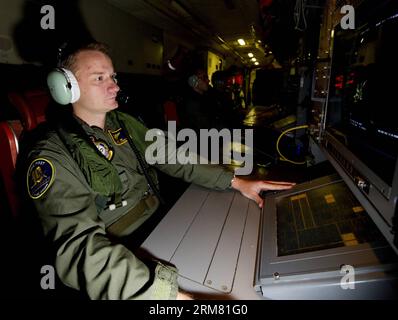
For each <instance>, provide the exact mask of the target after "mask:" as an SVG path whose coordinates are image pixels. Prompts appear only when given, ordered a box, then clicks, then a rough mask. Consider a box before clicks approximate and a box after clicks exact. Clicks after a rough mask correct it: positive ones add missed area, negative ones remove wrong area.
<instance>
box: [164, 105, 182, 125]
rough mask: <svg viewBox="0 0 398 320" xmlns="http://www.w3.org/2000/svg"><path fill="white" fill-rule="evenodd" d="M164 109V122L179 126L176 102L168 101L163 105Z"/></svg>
mask: <svg viewBox="0 0 398 320" xmlns="http://www.w3.org/2000/svg"><path fill="white" fill-rule="evenodd" d="M163 109H164V120H165V121H166V124H167V122H168V121H175V122H176V124H177V125H179V119H178V114H177V105H176V103H175V102H174V101H171V100H167V101H165V102H164V104H163Z"/></svg>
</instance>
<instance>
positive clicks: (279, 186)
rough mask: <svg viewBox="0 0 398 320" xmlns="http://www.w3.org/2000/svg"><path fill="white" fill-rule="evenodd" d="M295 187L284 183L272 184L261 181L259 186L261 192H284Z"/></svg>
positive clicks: (289, 183) (292, 184)
mask: <svg viewBox="0 0 398 320" xmlns="http://www.w3.org/2000/svg"><path fill="white" fill-rule="evenodd" d="M294 185H295V183H291V182H285V183H276V182H275V183H273V182H269V181H263V183H262V185H261V189H262V190H286V189H290V188H292V187H293V186H294Z"/></svg>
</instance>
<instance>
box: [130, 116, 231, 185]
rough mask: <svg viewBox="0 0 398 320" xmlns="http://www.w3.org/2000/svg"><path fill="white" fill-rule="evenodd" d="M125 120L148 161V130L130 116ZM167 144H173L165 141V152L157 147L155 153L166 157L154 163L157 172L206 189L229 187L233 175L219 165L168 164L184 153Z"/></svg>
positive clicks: (149, 143)
mask: <svg viewBox="0 0 398 320" xmlns="http://www.w3.org/2000/svg"><path fill="white" fill-rule="evenodd" d="M126 120H127V121H128V128H129V129H130V130H129V131H130V135H131V137H132V139H133V140H134V142H135V143H137V146H138V147H139V149H140V151H141V153H142V154H143V155H146V160H148V153H147V152H146V151H147V148H148V147H149V146H150V145H151V143H152V141H146V140H145V136H146V133H147V131H148V129H147V128H146V127H145V126H144V125H142V124H141V123H140V122H138V121H137V120H135V119H134V118H132V117H130V116H128V117H127V118H126ZM153 130H157V129H153ZM169 143H173V141H168V140H167V139H166V144H165V145H164V146H163V147H164V148H165V150H162V149H161V148H162V146H160V145H158V146H159V148H158V150H157V152H158V153H162V152H164V154H166V155H167V156H166V159H167V160H166V159H165V161H164V162H163V163H159V162H155V163H154V166H155V167H157V168H158V169H159V170H161V171H162V172H164V173H166V174H168V175H171V176H173V177H176V178H182V179H183V180H185V181H186V182H193V183H195V184H198V185H200V186H203V187H206V188H211V189H216V190H225V189H227V188H228V187H230V186H231V180H232V178H233V177H234V173H233V172H231V171H228V170H226V169H225V168H223V167H221V166H219V165H211V164H200V161H196V162H190V163H187V164H181V163H178V161H175V163H170V161H168V159H169V158H170V159H178V153H184V151H183V150H181V149H179V148H169V147H168V146H167V145H168V144H169ZM149 157H150V156H149ZM192 158H196V155H194V154H192ZM196 160H198V158H196ZM192 163H197V164H192Z"/></svg>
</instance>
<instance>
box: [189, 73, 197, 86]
mask: <svg viewBox="0 0 398 320" xmlns="http://www.w3.org/2000/svg"><path fill="white" fill-rule="evenodd" d="M198 83H199V78H198V76H197V75H196V74H194V75H192V76H190V77H189V78H188V84H189V85H190V86H191V87H192V88H196V87H197V86H198Z"/></svg>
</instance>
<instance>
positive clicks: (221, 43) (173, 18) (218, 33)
mask: <svg viewBox="0 0 398 320" xmlns="http://www.w3.org/2000/svg"><path fill="white" fill-rule="evenodd" d="M108 2H109V3H111V4H112V5H114V6H116V7H118V8H119V9H121V10H124V11H126V12H128V13H129V14H131V15H133V16H134V17H136V18H138V19H140V20H143V21H146V22H148V23H150V24H152V25H154V26H157V27H159V28H161V29H163V30H165V31H166V32H169V33H171V34H174V35H176V36H179V37H180V38H182V39H185V40H187V41H188V42H189V43H195V44H196V45H197V46H202V47H208V48H212V49H213V50H216V51H217V52H218V53H221V54H223V55H231V56H233V57H234V58H236V61H237V62H238V63H239V64H244V65H246V66H251V65H253V62H252V61H250V58H249V57H248V53H249V52H251V53H253V54H254V56H255V57H256V58H257V60H258V61H259V63H260V65H259V66H265V65H267V64H269V63H270V62H272V61H273V60H274V57H275V58H276V61H281V60H286V59H287V58H290V57H291V56H293V55H294V54H296V52H297V48H298V42H299V41H298V40H299V37H302V36H303V34H304V32H307V34H308V33H312V37H314V38H316V37H317V32H319V21H320V20H319V18H320V16H321V13H322V8H323V5H324V3H325V0H307V1H302V0H296V1H294V0H134V1H132V0H108ZM300 6H301V7H300ZM300 9H302V10H301V11H297V10H300ZM295 14H296V16H298V15H300V18H302V19H301V21H300V19H298V20H295V19H294V16H295ZM304 21H305V28H306V30H303V29H302V28H303V27H304ZM300 24H301V25H300ZM297 27H298V28H297ZM299 29H301V30H299ZM239 38H242V39H244V40H245V42H246V45H244V46H241V45H239V44H238V42H237V40H238V39H239Z"/></svg>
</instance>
